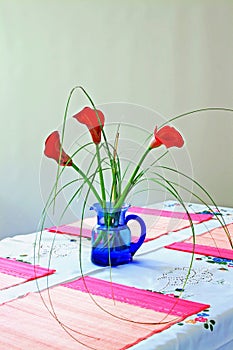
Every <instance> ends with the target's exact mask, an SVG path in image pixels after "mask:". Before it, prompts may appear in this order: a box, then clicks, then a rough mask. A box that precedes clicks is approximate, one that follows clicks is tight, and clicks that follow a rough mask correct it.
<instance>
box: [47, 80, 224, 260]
mask: <svg viewBox="0 0 233 350" xmlns="http://www.w3.org/2000/svg"><path fill="white" fill-rule="evenodd" d="M76 89H81V91H82V92H83V93H84V94H85V96H86V97H87V98H88V100H89V102H90V104H91V107H85V108H83V109H82V110H81V111H79V112H78V113H76V114H75V115H73V118H74V119H75V120H76V121H77V122H78V123H81V124H83V125H85V126H86V127H87V128H88V131H89V133H90V142H87V143H85V144H83V145H82V146H80V147H78V148H77V149H75V151H74V152H73V154H71V155H68V154H67V153H66V151H65V150H64V148H63V147H64V146H63V143H64V137H65V126H66V122H67V116H68V107H69V103H70V99H71V96H72V95H73V93H74V91H75V90H76ZM203 110H205V109H203ZM194 112H195V111H193V112H189V113H186V114H183V115H180V116H177V117H174V118H172V119H170V120H169V121H168V122H167V123H166V124H163V125H161V126H160V127H158V126H157V125H153V128H154V132H153V134H151V140H147V147H146V148H145V149H144V151H143V152H141V155H139V159H138V161H137V162H136V164H135V166H134V168H133V169H132V171H131V173H130V175H129V177H128V180H127V181H125V178H126V173H127V171H129V168H127V167H126V169H124V171H122V162H121V158H120V156H119V154H118V144H119V142H120V137H119V128H118V129H117V132H116V134H115V138H114V142H109V141H108V137H107V134H106V132H105V123H106V121H105V116H104V114H103V112H102V111H101V110H99V109H97V108H96V106H95V104H94V102H93V100H92V99H91V97H90V96H89V95H88V93H87V92H86V90H85V89H84V88H82V87H81V86H77V87H75V88H73V89H72V90H71V93H70V95H69V98H68V102H67V105H66V109H65V115H64V120H63V125H62V131H61V135H60V134H59V132H58V131H53V132H52V133H51V134H50V135H49V136H48V137H47V139H46V141H45V149H44V154H45V156H46V157H48V158H52V159H54V160H55V161H56V162H57V164H58V171H57V176H56V181H55V184H54V187H53V190H52V191H51V194H50V196H49V198H48V201H47V203H46V206H45V210H44V216H46V212H47V209H48V207H49V206H51V205H52V203H54V202H55V200H56V197H57V194H58V189H57V184H58V180H59V178H60V177H61V175H62V174H63V172H64V170H65V169H68V168H69V171H70V169H71V168H72V169H73V170H74V171H75V172H76V173H77V175H78V178H79V180H80V179H81V184H80V185H78V186H77V188H76V190H75V193H74V194H73V195H72V198H71V199H70V200H69V201H68V205H67V206H69V205H70V204H71V203H72V201H73V200H74V199H75V198H76V197H78V196H80V194H81V193H82V192H83V189H84V187H86V188H87V191H86V193H85V195H84V201H83V210H82V218H81V222H83V219H84V211H85V206H86V203H87V198H88V196H89V194H90V193H91V194H92V195H93V196H94V198H95V203H94V204H93V205H92V207H91V209H94V210H95V211H96V214H97V225H96V226H95V227H94V228H93V230H92V250H91V260H92V262H93V263H95V264H97V265H100V266H108V265H109V266H117V265H119V264H125V263H129V262H130V261H131V260H132V258H133V256H134V254H135V253H136V251H137V250H138V249H139V248H140V246H141V245H142V243H143V242H144V239H145V237H146V225H145V223H144V221H143V220H142V218H140V217H139V216H138V215H134V214H130V215H126V214H127V210H128V208H129V205H130V204H129V203H128V197H129V195H130V193H131V191H132V190H133V189H134V188H135V187H139V186H141V185H142V184H143V181H144V180H145V177H146V176H147V175H148V174H150V176H147V181H148V179H149V181H152V182H154V183H156V184H157V185H159V186H161V187H162V188H163V189H165V190H166V191H168V192H169V193H170V195H172V196H173V198H174V199H176V200H177V201H178V202H179V203H180V204H181V205H182V207H183V208H184V211H185V212H186V213H187V215H188V217H189V221H190V227H191V230H192V234H193V237H194V239H195V232H194V227H193V223H192V219H191V216H190V215H189V212H188V209H187V208H186V204H185V202H184V200H183V198H182V196H181V195H180V193H179V188H182V189H183V190H185V191H187V192H189V193H191V194H192V195H193V196H194V197H196V198H197V199H198V200H199V201H200V202H201V203H203V204H205V205H206V206H207V207H208V209H209V210H210V212H213V211H212V209H211V207H210V205H208V204H207V203H206V201H205V200H203V199H202V198H201V197H200V196H199V195H197V194H195V193H194V192H192V190H190V187H184V186H182V185H180V184H177V183H175V182H174V181H172V180H169V178H167V177H166V176H165V175H162V174H159V173H158V172H156V171H155V166H157V162H158V160H160V159H161V158H163V157H165V156H166V155H167V153H168V151H169V149H170V148H172V147H177V148H182V147H183V145H184V139H183V136H182V135H181V134H180V132H179V131H178V130H177V129H176V128H175V127H173V126H171V125H169V124H170V123H171V122H172V121H173V120H175V119H178V118H180V117H183V116H185V115H188V114H192V113H194ZM93 145H94V147H95V148H94V149H95V151H94V153H92V152H90V151H89V148H90V147H93ZM160 147H163V148H164V149H165V152H164V153H163V155H162V156H160V157H158V158H157V159H155V161H153V162H152V163H151V164H150V166H146V167H145V168H144V167H143V165H144V162H145V160H146V158H147V157H148V155H149V154H151V153H152V152H154V153H155V152H156V150H157V149H158V148H160ZM83 150H86V151H87V152H89V153H88V154H89V158H88V159H89V166H88V167H87V170H83V169H82V168H81V167H80V166H79V165H77V163H76V162H75V157H76V156H78V155H79V154H80V152H81V151H83ZM160 168H161V169H166V170H168V171H170V172H171V173H172V172H175V173H177V174H178V175H180V176H183V177H184V178H185V179H186V180H189V181H190V182H191V184H192V185H193V184H194V185H195V186H197V187H198V188H199V189H200V190H201V191H202V192H203V193H204V194H205V195H207V197H208V200H209V202H210V203H211V204H213V205H214V206H215V207H216V203H215V202H214V200H213V199H212V197H211V196H210V195H209V194H208V192H207V191H206V190H205V189H204V188H203V187H202V186H201V185H200V184H199V183H198V182H197V181H195V180H194V179H192V178H191V177H190V176H188V175H186V174H184V173H183V172H180V171H179V170H177V169H174V168H169V167H166V166H164V167H163V166H160ZM106 179H107V180H106ZM71 184H73V181H71V182H68V183H67V184H65V185H64V186H63V188H62V189H64V188H65V187H67V186H69V185H71ZM62 189H61V190H62ZM59 191H60V190H59ZM66 209H67V207H66V208H65V210H66ZM65 210H64V211H65ZM213 215H215V213H214V212H213ZM217 219H218V220H219V221H220V222H221V224H222V225H223V226H225V225H224V221H222V220H223V219H222V218H219V216H217ZM130 220H136V221H137V222H138V223H139V226H140V231H141V232H140V235H139V239H138V241H137V242H131V231H130V229H129V227H128V225H127V223H128V221H130ZM225 230H226V234H227V235H228V238H229V239H230V236H229V232H227V229H225ZM80 235H82V224H81V228H80Z"/></svg>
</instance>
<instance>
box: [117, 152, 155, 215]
mask: <svg viewBox="0 0 233 350" xmlns="http://www.w3.org/2000/svg"><path fill="white" fill-rule="evenodd" d="M150 150H151V148H150V147H149V148H147V150H146V151H145V152H144V154H143V155H142V157H141V159H140V161H139V162H138V164H137V166H136V168H135V169H134V171H133V173H132V175H131V177H130V179H129V182H128V183H127V185H126V186H125V189H124V191H123V192H122V194H121V196H120V198H119V199H118V201H117V202H116V203H115V205H114V208H120V207H121V206H122V204H123V203H124V201H125V198H126V196H127V195H128V193H129V191H130V189H131V187H132V186H133V185H134V180H135V177H136V175H137V173H138V171H139V169H140V167H141V165H142V163H143V162H144V160H145V158H146V156H147V154H148V153H149V152H150Z"/></svg>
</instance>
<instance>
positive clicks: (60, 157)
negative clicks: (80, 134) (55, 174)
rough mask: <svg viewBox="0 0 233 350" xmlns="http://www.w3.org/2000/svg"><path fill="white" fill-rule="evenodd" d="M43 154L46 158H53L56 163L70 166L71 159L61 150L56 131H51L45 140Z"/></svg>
mask: <svg viewBox="0 0 233 350" xmlns="http://www.w3.org/2000/svg"><path fill="white" fill-rule="evenodd" d="M44 154H45V155H46V157H48V158H52V159H54V160H55V161H56V162H57V163H58V164H60V165H62V166H71V165H72V159H71V158H70V157H69V156H68V155H67V154H66V153H65V151H64V150H63V149H62V150H61V142H60V136H59V133H58V131H53V132H52V133H51V134H50V135H49V136H48V137H47V139H46V141H45V149H44Z"/></svg>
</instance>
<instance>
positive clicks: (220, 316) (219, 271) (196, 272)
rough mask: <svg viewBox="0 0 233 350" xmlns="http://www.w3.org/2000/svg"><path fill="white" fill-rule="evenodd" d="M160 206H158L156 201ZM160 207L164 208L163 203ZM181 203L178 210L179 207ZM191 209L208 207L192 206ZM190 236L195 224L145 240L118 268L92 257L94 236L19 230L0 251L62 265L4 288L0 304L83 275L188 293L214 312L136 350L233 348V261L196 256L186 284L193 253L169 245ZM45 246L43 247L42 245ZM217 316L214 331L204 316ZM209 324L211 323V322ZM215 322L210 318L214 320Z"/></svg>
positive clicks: (229, 218) (213, 223)
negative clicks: (102, 264) (51, 272)
mask: <svg viewBox="0 0 233 350" xmlns="http://www.w3.org/2000/svg"><path fill="white" fill-rule="evenodd" d="M155 207H156V206H155ZM157 207H159V208H161V204H158V205H157ZM174 208H175V209H174ZM189 208H190V212H193V211H194V210H195V211H198V210H203V206H199V205H191V206H190V207H189ZM163 209H166V210H177V205H176V206H175V203H174V202H165V204H163ZM222 214H224V218H225V220H226V222H227V223H230V222H233V210H232V209H230V208H222ZM217 226H219V222H218V221H217V220H216V219H213V220H210V221H208V222H205V223H202V224H197V225H196V226H195V231H196V234H200V233H202V232H205V231H206V230H207V228H208V229H210V228H214V227H217ZM189 236H190V229H184V230H181V231H177V232H172V233H169V234H168V235H165V236H162V237H160V238H158V239H156V240H154V241H150V242H147V243H144V244H143V246H142V247H141V248H140V250H139V251H138V252H137V254H136V255H135V257H134V260H133V262H132V263H130V264H127V265H122V266H118V267H116V268H112V269H111V273H110V269H109V268H101V267H97V266H95V265H93V264H92V263H91V262H90V248H91V247H90V241H89V240H87V239H84V238H83V239H82V242H81V243H82V245H81V259H80V240H79V239H78V238H77V237H72V236H68V235H59V234H53V233H51V232H47V231H44V232H43V233H42V235H41V234H40V233H33V234H29V235H18V236H15V237H13V238H6V239H3V240H2V241H1V242H0V256H1V257H9V258H16V259H18V260H22V261H25V262H31V263H35V264H39V265H41V266H44V267H50V268H53V269H56V273H55V274H54V275H51V276H49V277H45V278H40V279H39V280H38V281H37V282H35V281H30V282H27V283H24V284H21V285H19V286H15V287H12V288H9V289H7V290H3V291H0V303H3V302H7V301H9V300H11V299H14V298H16V297H18V296H21V295H25V294H26V293H28V292H29V291H37V290H38V288H39V289H44V288H47V287H48V286H52V285H56V284H59V283H61V282H63V281H67V280H70V279H74V278H77V277H79V276H80V275H82V274H89V275H92V276H93V277H97V278H101V279H104V280H108V281H110V280H111V281H113V282H117V283H121V284H126V285H129V286H134V287H137V288H142V289H149V290H152V291H158V292H162V293H166V294H174V295H177V296H180V293H181V291H182V289H184V291H183V292H182V294H181V297H182V298H185V299H188V300H192V301H197V302H202V303H206V304H210V305H211V308H210V309H209V311H208V312H204V313H202V314H201V315H194V316H191V317H189V318H188V319H187V320H185V321H184V322H182V324H176V325H174V326H172V327H170V328H169V329H167V330H164V331H163V332H161V333H158V334H155V335H154V336H152V337H150V338H148V339H147V340H144V341H142V342H141V343H139V344H138V345H135V346H134V347H132V348H131V349H135V350H136V349H138V350H141V349H146V350H150V349H151V350H152V349H153V350H154V349H160V350H170V349H171V350H184V349H195V350H199V349H200V350H202V349H219V350H229V349H232V348H233V302H232V297H233V261H223V260H222V259H214V258H212V257H209V258H208V257H204V256H200V255H195V258H194V261H193V265H192V269H191V273H190V277H189V279H188V281H187V283H186V285H185V287H184V281H185V278H186V275H187V270H188V268H189V266H190V262H191V258H192V254H190V253H184V252H178V251H174V250H170V249H166V248H163V247H164V245H167V244H170V243H173V242H175V241H181V240H183V239H185V238H187V237H189ZM38 247H39V249H38ZM204 319H205V320H207V323H209V322H210V320H213V321H214V323H215V324H214V325H213V331H211V330H210V329H205V328H204V322H203V320H204ZM205 323H206V322H205ZM209 324H210V323H209Z"/></svg>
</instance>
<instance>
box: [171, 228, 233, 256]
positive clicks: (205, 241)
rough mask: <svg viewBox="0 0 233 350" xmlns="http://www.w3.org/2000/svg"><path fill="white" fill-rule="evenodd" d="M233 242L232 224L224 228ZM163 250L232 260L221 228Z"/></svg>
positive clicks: (230, 250) (232, 250) (230, 248)
mask: <svg viewBox="0 0 233 350" xmlns="http://www.w3.org/2000/svg"><path fill="white" fill-rule="evenodd" d="M226 227H227V228H228V231H229V233H230V237H231V239H232V241H233V224H229V225H227V226H226ZM165 248H169V249H175V250H180V251H184V252H190V253H192V252H194V253H196V254H201V255H207V256H215V257H220V258H225V259H233V249H232V247H231V245H230V242H229V240H228V238H227V235H226V232H225V231H224V229H223V227H218V228H215V229H212V230H210V231H208V232H205V233H203V234H201V235H197V236H196V237H195V245H194V244H193V238H189V239H186V240H184V241H182V242H176V243H173V244H170V245H168V246H166V247H165Z"/></svg>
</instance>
